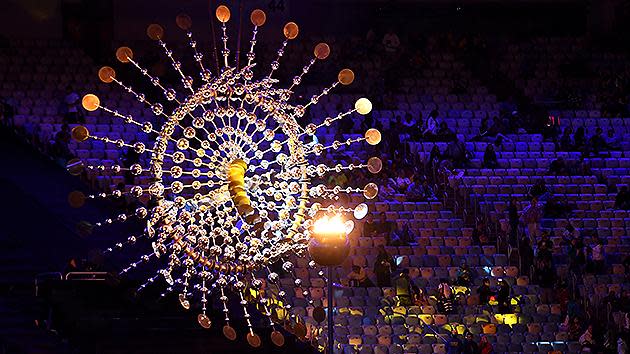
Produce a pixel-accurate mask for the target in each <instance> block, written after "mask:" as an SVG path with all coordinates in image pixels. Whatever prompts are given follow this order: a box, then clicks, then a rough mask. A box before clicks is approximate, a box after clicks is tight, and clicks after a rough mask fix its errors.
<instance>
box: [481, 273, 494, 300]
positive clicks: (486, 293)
mask: <svg viewBox="0 0 630 354" xmlns="http://www.w3.org/2000/svg"><path fill="white" fill-rule="evenodd" d="M477 295H478V296H479V304H481V305H488V302H489V301H490V297H491V296H492V295H494V292H493V291H492V289H491V288H490V279H488V278H483V280H482V281H481V285H480V286H479V288H477Z"/></svg>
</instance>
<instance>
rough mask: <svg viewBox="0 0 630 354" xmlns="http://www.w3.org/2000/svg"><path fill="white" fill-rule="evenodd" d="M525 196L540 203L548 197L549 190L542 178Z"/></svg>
mask: <svg viewBox="0 0 630 354" xmlns="http://www.w3.org/2000/svg"><path fill="white" fill-rule="evenodd" d="M527 194H528V195H529V196H530V198H536V199H538V200H542V201H544V200H547V198H548V197H549V189H548V188H547V184H545V180H544V179H542V178H541V179H539V180H537V181H536V183H534V185H533V186H531V187H530V188H529V191H528V193H527Z"/></svg>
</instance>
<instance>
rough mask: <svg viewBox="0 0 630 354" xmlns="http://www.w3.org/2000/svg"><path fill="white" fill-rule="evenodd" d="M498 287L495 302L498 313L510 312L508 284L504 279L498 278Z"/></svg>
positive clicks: (509, 289)
mask: <svg viewBox="0 0 630 354" xmlns="http://www.w3.org/2000/svg"><path fill="white" fill-rule="evenodd" d="M498 283H499V284H498V285H499V289H498V291H497V302H498V303H499V306H498V310H499V313H512V305H511V304H510V292H511V288H510V285H509V284H508V283H507V282H506V281H505V279H499V282H498Z"/></svg>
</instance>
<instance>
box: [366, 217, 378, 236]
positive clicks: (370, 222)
mask: <svg viewBox="0 0 630 354" xmlns="http://www.w3.org/2000/svg"><path fill="white" fill-rule="evenodd" d="M378 233H379V228H378V224H377V223H375V222H374V215H373V214H372V213H368V215H367V218H366V219H365V224H363V237H374V236H376V235H378Z"/></svg>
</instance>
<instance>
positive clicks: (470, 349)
mask: <svg viewBox="0 0 630 354" xmlns="http://www.w3.org/2000/svg"><path fill="white" fill-rule="evenodd" d="M478 353H479V346H478V345H477V342H475V340H474V338H473V334H472V333H470V332H466V335H465V337H464V344H463V346H462V354H478Z"/></svg>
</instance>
